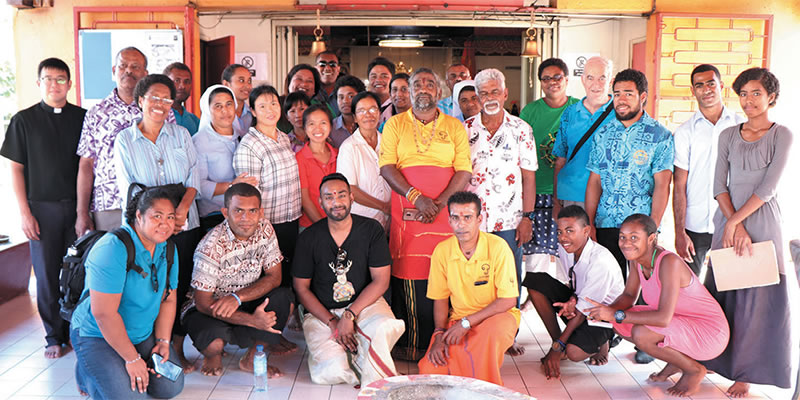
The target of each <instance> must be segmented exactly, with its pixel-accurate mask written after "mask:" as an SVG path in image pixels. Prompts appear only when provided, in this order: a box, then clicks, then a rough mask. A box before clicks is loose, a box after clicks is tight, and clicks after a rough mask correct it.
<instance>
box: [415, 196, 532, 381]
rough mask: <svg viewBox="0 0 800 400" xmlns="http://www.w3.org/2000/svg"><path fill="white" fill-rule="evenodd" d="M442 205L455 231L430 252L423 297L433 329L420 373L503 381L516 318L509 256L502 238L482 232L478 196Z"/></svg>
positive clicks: (514, 283)
mask: <svg viewBox="0 0 800 400" xmlns="http://www.w3.org/2000/svg"><path fill="white" fill-rule="evenodd" d="M447 208H448V212H449V214H450V215H449V221H450V226H451V227H452V230H453V233H454V235H453V236H450V237H449V238H447V239H446V240H444V241H442V242H441V243H439V244H438V245H437V246H436V249H435V250H434V251H433V254H432V255H431V273H430V284H429V286H428V297H429V298H431V299H432V300H433V301H434V315H433V316H434V321H435V324H436V330H435V331H434V333H433V338H432V339H431V342H432V343H431V347H430V349H429V350H428V353H427V355H426V357H425V358H423V359H422V360H421V361H420V362H419V373H420V374H440V375H455V376H467V377H470V378H475V379H480V380H484V381H487V382H491V383H494V384H497V385H502V384H503V380H502V379H501V377H500V366H501V365H503V357H504V352H505V351H506V349H508V348H509V346H511V344H512V343H513V342H514V334H515V333H516V332H517V329H518V328H519V321H520V312H519V309H517V307H515V305H516V302H517V297H518V296H519V290H518V289H517V277H516V274H515V273H514V271H513V269H514V262H513V261H512V259H513V256H512V255H511V250H510V249H509V248H508V245H507V244H506V243H505V242H504V241H503V239H501V238H499V237H497V236H495V235H491V234H487V233H486V232H481V230H480V225H481V222H482V220H483V215H481V200H480V199H479V198H478V196H477V195H475V194H474V193H471V192H456V193H455V194H453V196H451V197H450V198H449V199H448V200H447Z"/></svg>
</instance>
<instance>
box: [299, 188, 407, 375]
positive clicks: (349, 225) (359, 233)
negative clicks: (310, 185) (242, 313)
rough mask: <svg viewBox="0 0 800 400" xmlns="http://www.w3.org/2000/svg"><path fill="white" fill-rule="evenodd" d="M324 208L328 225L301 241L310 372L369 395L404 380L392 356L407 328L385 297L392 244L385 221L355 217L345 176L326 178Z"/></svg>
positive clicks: (317, 225) (321, 225)
mask: <svg viewBox="0 0 800 400" xmlns="http://www.w3.org/2000/svg"><path fill="white" fill-rule="evenodd" d="M319 204H320V206H322V210H323V211H324V212H325V214H326V215H327V216H328V217H327V218H323V219H321V220H319V221H317V222H316V223H314V224H313V225H311V226H310V227H308V228H307V229H306V230H305V231H303V233H301V234H300V237H299V238H298V241H297V249H296V250H295V253H294V254H295V257H294V262H293V264H292V275H294V290H295V292H296V293H297V297H298V299H299V300H300V303H302V305H303V307H305V311H306V314H305V316H304V317H303V333H304V334H305V338H306V344H307V345H308V352H309V356H308V368H309V370H310V372H311V380H312V381H313V382H314V383H318V384H324V385H335V384H339V383H347V384H351V385H355V384H359V383H360V384H361V386H362V387H363V386H366V385H368V384H370V383H372V382H374V381H376V380H380V379H383V378H386V377H389V376H394V375H397V370H396V369H395V366H394V361H393V360H392V357H391V354H390V353H391V350H392V347H394V344H395V342H397V339H399V338H400V335H402V334H403V331H404V330H405V324H404V323H403V321H401V320H399V319H395V318H394V315H393V314H392V310H391V308H389V305H388V304H387V303H386V301H385V300H384V299H383V297H382V296H383V294H384V292H386V290H387V289H388V288H389V277H390V276H391V271H390V264H391V263H392V258H391V255H390V254H389V242H388V241H387V240H386V236H385V234H384V232H383V228H382V227H381V225H380V223H379V222H378V221H376V220H374V219H372V218H366V217H362V216H359V215H351V214H350V207H351V206H352V204H353V194H352V192H351V191H350V184H349V183H348V182H347V178H345V177H344V175H342V174H340V173H338V172H337V173H333V174H330V175H327V176H325V177H324V178H322V183H321V184H320V197H319ZM359 379H360V382H359Z"/></svg>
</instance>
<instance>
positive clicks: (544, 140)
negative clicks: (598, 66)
mask: <svg viewBox="0 0 800 400" xmlns="http://www.w3.org/2000/svg"><path fill="white" fill-rule="evenodd" d="M538 77H539V82H541V84H542V93H543V94H544V97H542V98H541V99H539V100H536V101H534V102H533V103H530V104H528V105H526V106H525V108H523V109H522V112H521V113H520V114H519V117H520V118H522V120H523V121H525V122H527V123H528V125H530V126H531V128H532V129H533V137H534V139H535V140H536V144H537V149H536V152H537V155H538V157H539V169H537V170H536V200H535V201H534V207H535V208H534V210H535V211H534V212H532V213H531V214H529V215H528V218H530V219H531V220H532V222H533V235H532V239H531V241H530V242H527V243H525V245H524V247H523V252H524V253H525V254H528V255H529V256H528V258H527V259H526V261H525V264H526V267H527V269H528V271H540V270H546V269H547V268H548V266H549V265H550V259H551V257H552V256H555V255H557V254H558V252H557V250H558V240H557V237H556V235H557V234H556V231H557V229H558V228H557V227H556V221H555V219H554V218H555V215H553V168H554V167H555V165H556V164H555V161H556V159H555V157H554V156H553V144H555V141H556V134H557V133H558V129H559V126H560V125H561V114H562V113H564V110H565V109H567V107H569V106H571V105H572V104H575V103H577V102H578V101H579V100H578V99H576V98H574V97H571V96H567V81H568V78H569V69H568V68H567V64H566V63H564V61H562V60H561V59H559V58H549V59H547V60H544V61H542V63H541V64H540V65H539V70H538Z"/></svg>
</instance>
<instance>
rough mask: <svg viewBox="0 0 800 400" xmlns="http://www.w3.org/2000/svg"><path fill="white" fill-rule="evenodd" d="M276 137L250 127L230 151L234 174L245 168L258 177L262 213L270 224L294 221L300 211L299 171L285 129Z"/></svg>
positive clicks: (251, 174) (245, 170)
mask: <svg viewBox="0 0 800 400" xmlns="http://www.w3.org/2000/svg"><path fill="white" fill-rule="evenodd" d="M277 133H278V136H277V140H272V139H270V138H269V137H267V136H266V135H263V134H261V133H260V132H259V131H257V130H256V128H250V131H249V132H247V135H245V136H244V138H242V142H241V143H240V144H239V147H238V148H237V149H236V153H235V154H234V155H233V169H234V171H235V172H236V175H239V174H241V173H242V172H247V174H248V175H250V176H255V177H256V179H258V190H259V191H261V207H262V208H263V209H264V216H265V217H267V219H269V220H270V221H271V222H272V223H273V224H281V223H284V222H290V221H294V220H296V219H298V218H300V215H301V213H302V212H301V200H300V172H299V170H298V169H297V160H296V159H295V154H294V151H292V145H291V143H290V142H289V137H288V136H286V134H285V133H283V132H280V131H277Z"/></svg>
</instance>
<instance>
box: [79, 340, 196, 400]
mask: <svg viewBox="0 0 800 400" xmlns="http://www.w3.org/2000/svg"><path fill="white" fill-rule="evenodd" d="M70 338H71V339H72V347H73V348H74V349H75V357H76V358H77V359H78V360H77V361H76V362H75V380H76V381H77V383H78V387H79V388H80V389H81V390H82V391H84V392H86V393H89V396H92V399H96V400H100V399H115V400H117V399H146V398H147V396H148V395H150V396H151V397H154V398H157V399H171V398H173V397H175V396H177V395H178V394H180V392H181V391H182V390H183V373H181V374H180V375H179V376H178V379H176V380H175V382H172V381H170V380H169V379H167V378H164V377H160V378H156V375H155V374H150V383H149V384H148V385H147V393H139V392H138V391H137V392H134V391H131V378H130V377H129V376H128V371H127V370H126V369H125V360H123V359H122V357H120V356H119V354H117V352H116V351H114V349H113V348H111V346H110V345H109V344H108V342H106V340H105V339H103V338H96V337H81V335H80V334H79V333H78V330H77V329H72V330H71V332H70ZM154 346H155V337H154V336H153V335H152V334H151V335H150V337H148V338H147V339H145V340H144V341H143V342H141V343H139V344H137V345H134V347H136V351H138V352H139V354H141V355H142V358H143V359H145V361H147V360H149V359H150V352H151V351H152V350H153V347H154ZM169 360H170V361H172V362H174V363H175V364H178V365H181V364H180V361H179V360H178V357H177V355H176V354H175V350H173V349H171V348H170V352H169Z"/></svg>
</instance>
